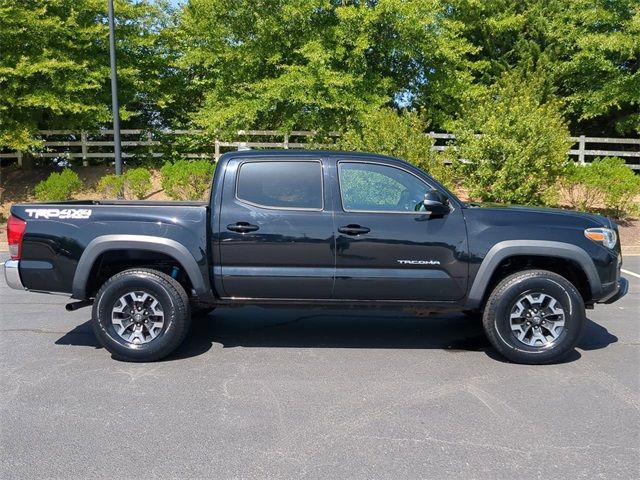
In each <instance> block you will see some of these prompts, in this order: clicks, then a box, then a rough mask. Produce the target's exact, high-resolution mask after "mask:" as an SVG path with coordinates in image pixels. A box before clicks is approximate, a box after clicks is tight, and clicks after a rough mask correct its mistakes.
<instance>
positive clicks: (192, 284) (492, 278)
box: [5, 151, 628, 364]
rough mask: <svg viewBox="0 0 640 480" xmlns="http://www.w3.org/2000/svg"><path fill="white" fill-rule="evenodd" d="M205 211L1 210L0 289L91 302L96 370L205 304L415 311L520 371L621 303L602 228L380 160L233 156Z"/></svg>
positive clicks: (605, 224)
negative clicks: (598, 311) (485, 199)
mask: <svg viewBox="0 0 640 480" xmlns="http://www.w3.org/2000/svg"><path fill="white" fill-rule="evenodd" d="M211 192H212V193H211V198H210V200H209V202H207V203H181V202H164V203H158V202H125V201H120V202H118V201H78V202H64V203H54V204H24V205H14V206H13V207H12V209H11V216H10V218H9V221H8V237H9V249H10V255H11V260H10V261H7V262H6V263H5V276H6V279H7V283H8V284H9V285H10V286H11V287H13V288H17V289H27V290H31V291H37V292H60V293H64V294H70V295H71V297H72V298H74V299H76V300H77V302H75V303H70V304H69V305H67V308H68V309H75V308H79V307H81V306H87V305H91V304H92V305H93V314H92V318H93V320H92V321H93V325H94V330H95V333H96V336H97V337H98V339H99V340H100V342H101V343H102V344H103V345H104V347H105V348H106V349H107V350H108V351H109V352H111V354H112V355H113V357H115V358H118V359H122V360H130V361H152V360H157V359H160V358H162V357H164V356H166V355H168V354H169V353H170V352H172V351H173V350H174V349H175V348H176V347H178V345H180V343H181V342H182V341H183V340H184V338H185V335H186V334H187V332H188V329H189V324H190V320H191V315H192V313H193V314H195V313H196V312H197V311H202V310H203V309H213V308H215V307H216V306H221V305H246V304H252V305H287V306H290V305H322V306H329V307H331V306H343V305H350V306H353V305H356V306H358V305H359V306H362V307H369V306H396V307H398V306H403V307H404V306H419V307H421V309H424V310H426V311H429V312H442V311H462V312H465V313H467V314H471V315H478V317H480V316H481V317H482V321H483V325H484V329H485V331H486V334H487V336H488V338H489V340H490V341H491V343H492V344H493V346H494V347H495V348H496V349H497V350H498V351H499V352H500V353H501V354H502V355H504V356H505V357H506V358H508V359H510V360H512V361H514V362H521V363H536V364H537V363H549V362H553V361H556V360H557V359H559V358H560V357H562V356H563V355H564V354H566V353H567V352H568V351H570V350H572V349H573V347H574V346H575V344H576V342H577V341H578V339H579V336H580V333H581V330H582V327H583V325H584V323H585V308H592V307H593V306H594V304H596V303H611V302H615V301H616V300H617V299H619V298H620V297H622V296H623V295H624V294H625V293H626V292H627V288H628V287H627V285H628V284H627V281H626V280H625V279H624V278H622V277H621V276H620V267H621V264H622V257H621V254H620V242H619V240H618V235H617V227H616V225H615V224H614V223H613V222H612V221H611V220H609V219H607V218H604V217H600V216H596V215H590V214H585V213H576V212H569V211H563V210H553V209H539V208H525V207H497V206H480V205H475V204H469V203H463V202H461V201H460V200H459V199H458V198H456V196H455V195H453V194H452V193H451V192H450V191H448V190H447V189H446V188H444V187H443V186H442V185H440V184H439V183H438V182H437V181H435V180H434V179H433V178H431V177H430V176H429V175H427V174H426V173H425V172H423V171H421V170H420V169H417V168H415V167H414V166H412V165H410V164H408V163H406V162H404V161H401V160H398V159H394V158H389V157H385V156H379V155H372V154H365V153H339V152H323V151H247V152H234V153H230V154H225V155H223V156H222V158H220V160H219V162H218V165H217V169H216V173H215V175H214V178H213V184H212V188H211Z"/></svg>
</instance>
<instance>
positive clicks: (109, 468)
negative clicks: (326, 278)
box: [0, 257, 640, 479]
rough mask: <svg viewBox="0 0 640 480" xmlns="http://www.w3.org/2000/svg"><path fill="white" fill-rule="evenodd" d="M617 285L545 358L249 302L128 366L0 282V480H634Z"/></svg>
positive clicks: (636, 332) (336, 314)
mask: <svg viewBox="0 0 640 480" xmlns="http://www.w3.org/2000/svg"><path fill="white" fill-rule="evenodd" d="M624 268H625V269H626V270H628V271H630V272H635V273H636V274H638V275H640V257H628V258H626V259H625V266H624ZM0 270H1V268H0ZM626 276H627V278H629V280H630V293H629V294H628V295H627V297H625V298H624V299H623V300H621V301H620V302H618V303H616V304H613V305H600V306H597V307H596V309H595V310H591V311H589V312H588V317H589V321H588V325H587V327H586V331H585V335H584V337H583V339H582V341H581V342H580V344H579V348H577V349H576V351H575V352H574V353H573V354H572V355H571V356H570V358H569V359H568V360H567V361H566V362H565V363H563V364H559V365H548V366H522V365H515V364H510V363H507V362H505V361H504V360H502V359H501V358H500V357H499V356H498V355H497V354H495V353H494V352H493V350H492V349H491V348H490V347H489V345H488V343H487V341H486V340H485V338H484V336H483V334H482V331H481V328H480V325H479V323H478V321H477V320H473V319H468V318H466V317H463V316H459V315H447V316H436V317H417V316H414V315H411V314H410V313H407V312H402V311H370V312H365V311H360V310H349V311H330V312H326V311H322V310H317V309H308V310H282V309H279V310H275V309H260V308H238V309H220V310H218V311H216V312H215V313H214V314H212V315H211V316H210V317H208V318H206V319H203V320H198V321H196V322H195V323H194V325H193V328H192V331H191V334H190V336H189V338H188V340H187V342H186V344H185V345H184V346H183V347H181V348H180V349H179V350H178V351H177V352H176V353H175V354H174V355H172V356H171V357H170V358H169V359H167V360H166V361H162V362H157V363H152V364H129V363H123V362H118V361H115V360H113V359H111V357H110V355H109V354H108V353H107V352H106V351H105V350H104V349H102V348H99V346H98V344H97V343H96V340H95V338H94V336H93V333H92V331H91V326H90V323H89V317H90V310H89V309H81V310H78V311H76V312H72V313H69V312H66V311H65V310H64V304H65V303H67V301H68V300H67V298H65V297H61V296H56V295H43V294H35V293H26V292H18V291H14V290H10V289H9V288H8V287H7V286H6V284H5V281H4V274H3V272H0V277H1V279H0V303H1V306H0V478H2V479H13V478H38V479H40V478H45V477H46V478H51V477H54V478H83V479H84V478H109V479H125V478H126V479H129V478H145V479H146V478H216V479H223V478H259V479H264V478H318V479H331V478H344V479H365V478H367V479H372V478H388V479H413V478H477V479H513V478H518V479H529V478H545V479H546V478H572V479H573V478H588V479H592V478H624V479H628V478H638V477H639V476H640V312H639V309H640V277H634V276H632V275H628V274H627V275H626Z"/></svg>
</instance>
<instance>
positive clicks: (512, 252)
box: [467, 240, 602, 308]
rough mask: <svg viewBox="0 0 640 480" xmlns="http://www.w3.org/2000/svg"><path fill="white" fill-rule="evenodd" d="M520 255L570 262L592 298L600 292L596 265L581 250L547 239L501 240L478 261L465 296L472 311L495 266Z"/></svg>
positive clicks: (486, 286)
mask: <svg viewBox="0 0 640 480" xmlns="http://www.w3.org/2000/svg"><path fill="white" fill-rule="evenodd" d="M522 255H531V256H537V257H555V258H562V259H566V260H571V261H573V262H575V263H576V264H578V265H579V266H580V268H582V270H583V271H584V273H585V275H586V276H587V280H588V281H589V287H590V288H591V296H592V297H593V298H597V297H598V295H599V294H600V292H601V290H602V284H601V282H600V277H599V276H598V271H597V270H596V266H595V265H594V263H593V260H591V257H590V256H589V254H588V253H587V252H586V251H584V250H583V249H582V248H580V247H578V246H576V245H572V244H570V243H564V242H555V241H548V240H505V241H503V242H499V243H496V244H495V245H494V246H493V247H491V249H490V250H489V251H488V252H487V254H486V255H485V257H484V260H482V263H481V264H480V268H479V269H478V273H477V274H476V277H475V278H474V280H473V283H472V285H471V288H470V289H469V295H468V296H467V303H468V305H469V306H470V307H473V308H477V307H479V306H480V305H481V303H482V300H483V298H484V296H485V293H486V290H487V288H488V286H489V281H490V280H491V276H492V275H493V273H494V272H495V270H496V268H497V267H498V265H500V262H502V261H503V260H504V259H506V258H508V257H513V256H522Z"/></svg>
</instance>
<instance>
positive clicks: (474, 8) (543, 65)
mask: <svg viewBox="0 0 640 480" xmlns="http://www.w3.org/2000/svg"><path fill="white" fill-rule="evenodd" d="M451 15H452V19H454V20H456V21H459V22H460V23H461V24H462V25H464V32H463V36H464V37H465V38H466V39H467V40H468V41H469V42H470V43H471V44H473V46H474V47H476V50H475V52H474V53H471V54H470V56H469V59H470V60H471V61H472V63H473V65H474V67H473V69H472V70H471V72H472V74H473V76H474V81H473V83H474V85H475V89H471V90H469V91H467V92H466V93H464V95H465V96H467V97H473V96H475V95H480V96H481V95H483V94H484V93H483V91H484V90H485V89H486V88H488V87H490V86H491V85H493V84H495V83H496V82H497V81H498V80H499V79H500V77H501V76H502V75H503V74H504V73H505V72H508V71H511V70H513V69H515V68H517V69H520V70H524V71H528V72H529V73H534V72H535V73H536V74H537V75H538V76H539V77H543V78H544V79H545V82H546V88H548V89H550V90H553V91H554V92H555V94H556V95H557V96H558V97H559V98H562V99H563V101H564V105H563V108H562V110H563V113H564V114H565V115H566V117H567V119H568V121H569V125H570V127H571V129H572V130H573V131H575V132H578V131H579V132H583V133H588V134H589V133H590V134H593V135H615V134H626V135H628V134H632V133H634V132H635V133H640V72H639V71H638V67H639V65H640V8H639V4H638V2H637V0H572V1H565V0H545V1H541V0H523V1H519V2H513V1H509V0H484V1H482V2H479V1H476V0H454V1H453V2H452V9H451Z"/></svg>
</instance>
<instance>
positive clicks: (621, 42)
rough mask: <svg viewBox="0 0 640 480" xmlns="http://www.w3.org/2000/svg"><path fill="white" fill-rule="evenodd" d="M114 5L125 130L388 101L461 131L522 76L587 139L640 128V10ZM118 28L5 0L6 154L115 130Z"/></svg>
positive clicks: (320, 2) (242, 2) (398, 3)
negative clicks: (463, 121)
mask: <svg viewBox="0 0 640 480" xmlns="http://www.w3.org/2000/svg"><path fill="white" fill-rule="evenodd" d="M115 3H116V5H115V7H116V14H117V50H118V76H119V94H120V104H121V112H120V113H121V117H122V119H123V127H124V128H127V127H130V128H158V129H162V128H165V127H170V128H183V127H188V128H191V127H201V128H204V129H205V130H207V134H206V135H205V136H202V137H199V138H197V139H196V138H193V139H189V141H191V140H193V142H195V143H201V142H202V140H203V139H206V138H207V137H208V138H209V139H210V138H212V137H213V136H217V137H218V138H220V137H222V136H224V135H225V134H228V133H229V132H232V131H234V130H236V129H239V128H241V129H250V128H260V129H277V130H281V131H289V130H292V129H293V130H296V129H300V130H317V131H319V132H320V133H321V134H322V133H325V134H326V133H327V132H330V131H335V130H337V131H344V130H349V129H354V128H355V129H357V128H361V124H362V122H364V121H365V120H363V119H364V117H366V116H367V115H369V114H370V111H371V110H372V109H373V110H376V109H379V108H381V107H385V106H386V107H391V108H394V109H396V110H400V109H407V110H411V111H417V112H419V114H420V116H421V118H424V119H425V121H426V122H427V123H428V124H429V125H430V128H432V129H434V130H438V131H451V130H452V129H454V128H458V127H459V123H458V121H459V120H460V112H461V111H464V107H465V106H468V105H473V104H474V103H475V104H480V103H484V102H486V98H487V96H491V95H492V94H493V92H495V90H496V88H497V86H498V85H499V84H500V82H501V78H503V76H504V75H505V73H513V72H514V71H515V72H521V74H524V75H525V76H531V75H533V76H536V77H537V78H539V79H543V80H542V81H540V82H539V84H540V85H539V86H538V88H539V89H540V92H542V93H543V94H544V96H545V97H546V98H545V100H544V103H546V101H547V99H548V100H551V99H553V98H556V99H562V104H559V105H557V107H556V108H557V109H558V110H559V111H560V112H561V113H562V115H563V116H564V118H565V119H566V120H567V122H568V124H569V126H570V128H571V130H572V131H573V132H574V133H584V134H590V135H601V136H617V135H629V134H634V133H640V109H639V107H640V71H639V68H638V67H639V65H640V8H639V7H638V1H637V0H572V1H566V0H546V1H540V0H522V1H518V2H513V1H507V0H483V1H477V0H452V1H449V2H443V1H440V0H376V1H373V0H372V1H341V2H337V1H333V0H308V1H300V0H234V1H228V0H190V1H189V2H181V4H180V6H176V7H174V6H172V2H169V0H116V2H115ZM173 3H174V4H175V2H173ZM107 32H108V27H107V21H106V2H105V1H104V0H49V1H46V2H43V1H41V0H21V1H15V0H0V51H1V52H2V55H0V92H2V93H1V94H0V146H2V147H4V146H7V147H11V148H16V149H19V150H21V151H23V152H27V151H29V150H33V149H35V148H37V147H38V146H39V142H38V139H37V137H35V136H34V134H35V132H36V131H37V130H38V129H68V130H76V131H79V130H86V131H91V130H94V129H97V128H103V127H109V126H110V122H111V111H110V108H111V107H110V105H111V99H110V84H109V76H110V72H109V54H108V33H107ZM512 78H513V79H514V81H518V80H516V78H517V77H512ZM551 103H553V102H551ZM194 137H195V136H194ZM154 148H156V147H155V146H154ZM163 148H165V147H164V146H160V147H158V149H159V150H161V149H163ZM180 152H181V150H179V149H178V150H176V151H174V152H167V153H172V154H173V155H175V156H179V153H180ZM149 158H152V157H149ZM169 158H173V157H169ZM150 161H151V162H153V161H155V160H150Z"/></svg>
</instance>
